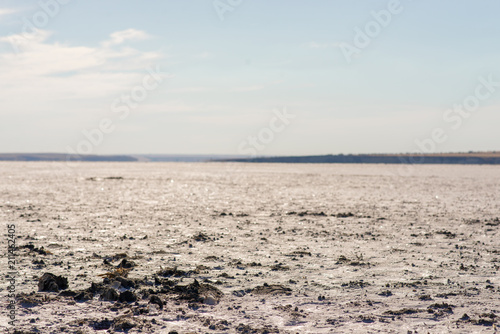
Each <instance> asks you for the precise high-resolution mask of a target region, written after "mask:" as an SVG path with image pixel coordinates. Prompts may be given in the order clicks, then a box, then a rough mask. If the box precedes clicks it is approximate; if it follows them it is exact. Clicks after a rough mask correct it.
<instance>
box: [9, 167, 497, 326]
mask: <svg viewBox="0 0 500 334" xmlns="http://www.w3.org/2000/svg"><path fill="white" fill-rule="evenodd" d="M65 166H66V165H65V164H64V163H48V162H39V163H34V162H32V163H29V162H28V163H27V162H2V163H0V178H1V180H2V182H1V184H0V193H1V196H0V217H1V220H2V222H3V223H4V224H3V225H4V226H6V225H7V224H15V225H16V235H17V239H16V240H17V246H18V247H19V249H18V251H17V261H18V263H17V264H16V266H17V270H18V271H19V276H18V277H17V278H16V292H17V293H18V294H19V295H18V298H17V300H18V305H17V318H16V319H17V325H16V326H15V328H14V327H11V326H9V325H8V324H7V321H8V318H7V316H6V315H7V309H6V306H7V302H8V300H7V298H6V295H7V290H6V288H7V282H6V280H5V278H4V279H3V281H2V282H1V285H0V287H1V289H2V290H1V295H2V299H1V301H0V303H1V304H2V314H1V318H0V331H2V332H5V331H6V329H8V330H9V332H14V329H16V330H17V331H18V332H17V333H33V332H38V333H60V332H64V333H103V332H106V331H108V332H116V331H118V332H120V331H122V332H123V331H126V332H129V333H175V332H177V333H341V332H362V333H378V332H381V333H409V332H414V333H417V332H418V333H427V332H430V333H465V332H467V333H494V332H495V331H496V327H497V326H499V322H500V320H499V317H500V279H499V275H498V271H499V269H500V234H499V229H500V167H498V166H466V165H453V166H450V165H432V166H421V165H420V166H401V165H337V164H331V165H307V164H276V165H273V164H238V163H234V164H233V163H199V164H184V163H80V164H77V165H76V166H73V167H71V168H67V167H65ZM4 229H5V232H4V233H5V234H6V233H7V230H6V228H5V227H4ZM2 249H3V250H4V253H7V241H6V237H5V236H4V238H3V239H2ZM1 266H2V268H7V259H6V258H5V257H2V260H1ZM2 270H3V271H4V272H5V271H6V269H5V270H4V269H2ZM48 273H50V274H52V275H53V276H51V275H48ZM65 280H67V286H66V284H65V282H66V281H65ZM39 290H40V291H39Z"/></svg>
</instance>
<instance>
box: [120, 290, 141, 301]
mask: <svg viewBox="0 0 500 334" xmlns="http://www.w3.org/2000/svg"><path fill="white" fill-rule="evenodd" d="M119 300H120V301H121V302H126V303H133V302H135V301H136V300H137V296H136V295H135V293H133V292H132V291H130V290H127V291H123V292H122V293H120V297H119Z"/></svg>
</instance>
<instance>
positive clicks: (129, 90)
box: [0, 0, 500, 155]
mask: <svg viewBox="0 0 500 334" xmlns="http://www.w3.org/2000/svg"><path fill="white" fill-rule="evenodd" d="M499 12H500V2H498V1H472V0H470V1H464V0H442V1H431V0H400V1H398V0H389V1H379V0H370V1H363V0H360V1H353V0H316V1H299V0H274V1H269V0H189V1H186V0H184V1H181V0H164V1H131V0H105V1H103V0H40V1H26V0H0V106H1V108H0V152H5V153H13V152H26V153H27V152H58V153H76V154H243V155H316V154H339V153H343V154H349V153H400V152H421V153H435V152H464V151H486V150H500V141H499V139H500V135H499V133H500V132H499V131H498V124H500V112H499V111H500V108H499V107H500V43H498V36H500V20H498V13H499Z"/></svg>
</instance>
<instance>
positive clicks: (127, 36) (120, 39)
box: [102, 29, 151, 47]
mask: <svg viewBox="0 0 500 334" xmlns="http://www.w3.org/2000/svg"><path fill="white" fill-rule="evenodd" d="M110 37H111V38H110V39H109V40H107V41H104V42H103V43H102V45H103V46H106V47H110V46H113V45H119V44H122V43H124V42H125V41H141V40H145V39H149V38H151V36H150V35H148V34H147V33H145V32H144V31H141V30H136V29H127V30H122V31H117V32H114V33H112V34H111V35H110Z"/></svg>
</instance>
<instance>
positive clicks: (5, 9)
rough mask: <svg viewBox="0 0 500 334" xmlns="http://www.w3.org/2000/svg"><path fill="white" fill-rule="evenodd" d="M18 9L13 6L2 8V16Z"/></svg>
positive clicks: (0, 14)
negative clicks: (12, 7)
mask: <svg viewBox="0 0 500 334" xmlns="http://www.w3.org/2000/svg"><path fill="white" fill-rule="evenodd" d="M16 12H17V10H15V9H11V8H0V16H3V15H10V14H14V13H16Z"/></svg>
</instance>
